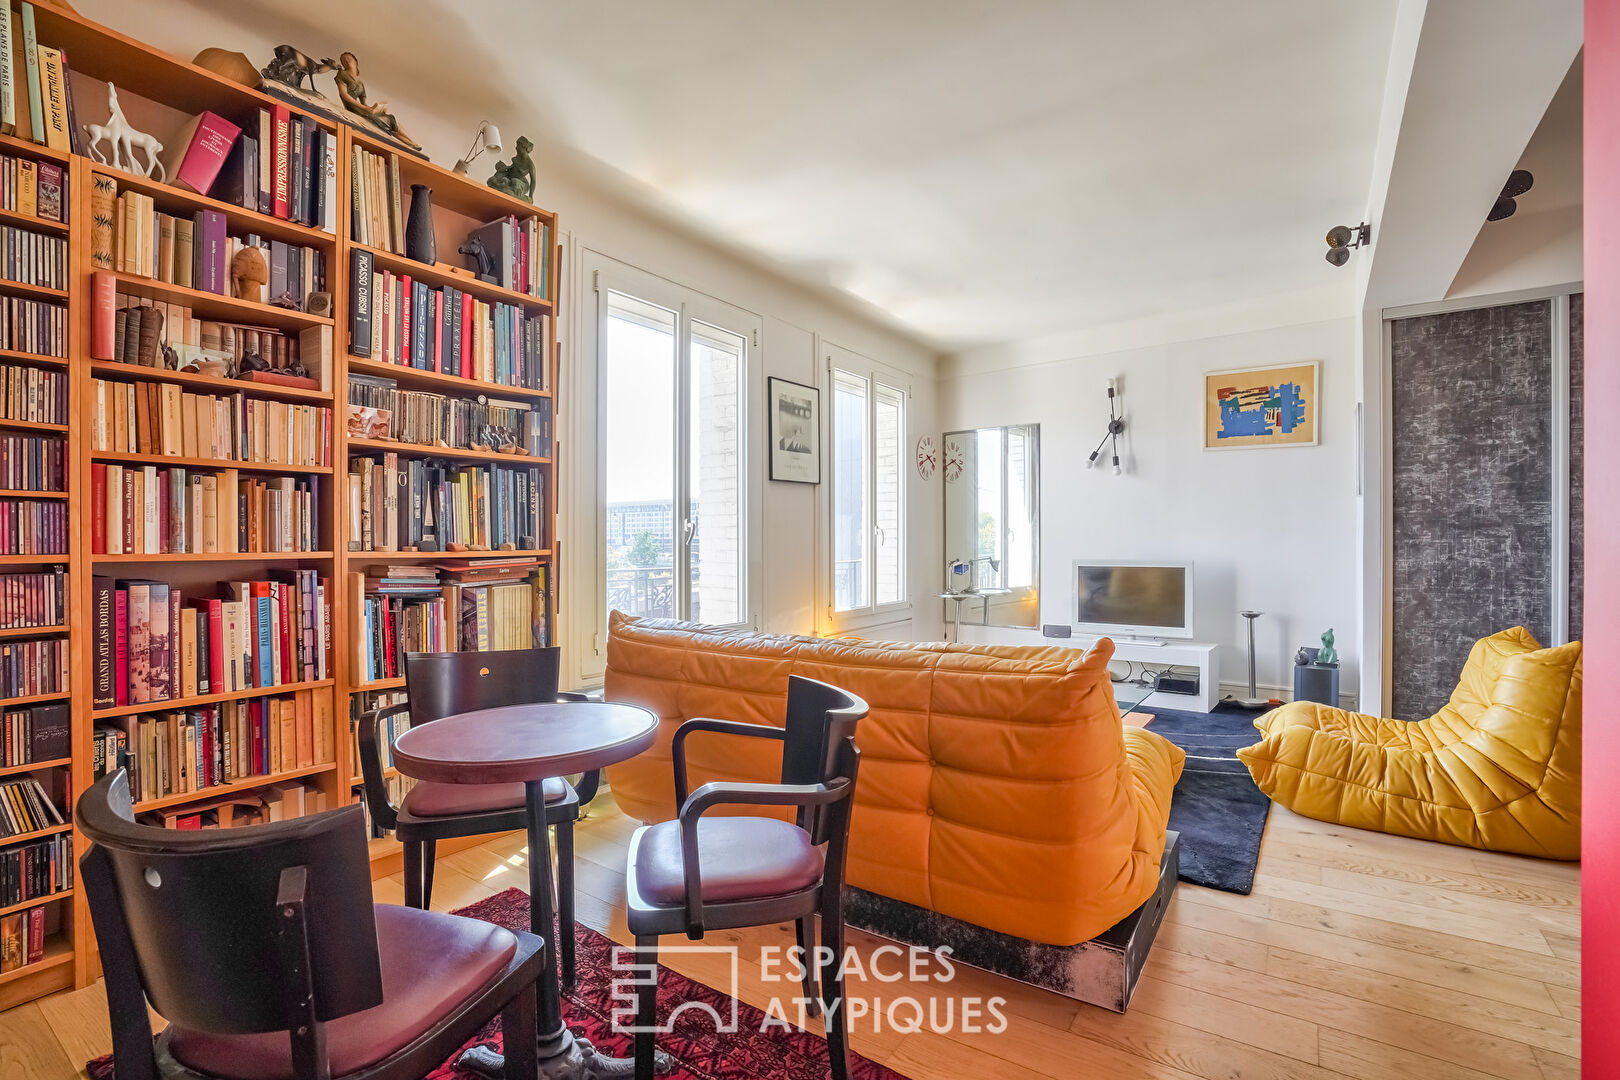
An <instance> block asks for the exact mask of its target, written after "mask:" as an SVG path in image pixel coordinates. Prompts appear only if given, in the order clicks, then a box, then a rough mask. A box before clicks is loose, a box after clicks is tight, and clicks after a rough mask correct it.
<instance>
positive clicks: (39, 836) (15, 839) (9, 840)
mask: <svg viewBox="0 0 1620 1080" xmlns="http://www.w3.org/2000/svg"><path fill="white" fill-rule="evenodd" d="M71 828H73V826H72V825H52V826H51V827H50V828H48V829H35V830H34V831H33V832H25V833H18V834H17V835H16V836H0V847H10V846H11V845H13V844H25V843H27V842H28V841H30V840H43V839H44V838H45V837H47V836H56V835H58V834H59V833H65V832H67V831H68V830H69V829H71Z"/></svg>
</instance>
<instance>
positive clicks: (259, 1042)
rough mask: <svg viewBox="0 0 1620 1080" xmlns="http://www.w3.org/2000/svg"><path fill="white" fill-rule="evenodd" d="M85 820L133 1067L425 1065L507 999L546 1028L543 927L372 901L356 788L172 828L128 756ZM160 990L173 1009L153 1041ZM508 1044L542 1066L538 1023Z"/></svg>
mask: <svg viewBox="0 0 1620 1080" xmlns="http://www.w3.org/2000/svg"><path fill="white" fill-rule="evenodd" d="M78 825H79V828H80V830H82V831H83V833H84V834H85V835H86V836H87V837H89V838H90V840H91V842H92V845H93V846H92V847H91V848H90V849H89V851H87V852H85V854H84V857H83V858H81V859H80V860H79V867H80V873H81V875H82V877H81V881H82V882H83V885H84V890H85V894H86V896H87V898H88V900H89V905H90V918H91V920H92V923H93V925H94V927H95V931H96V940H97V942H98V943H99V945H100V947H101V963H102V970H103V972H104V974H105V976H106V990H107V1011H108V1013H109V1015H110V1018H111V1021H112V1041H113V1069H114V1072H115V1073H116V1075H117V1080H159V1078H160V1077H162V1078H164V1080H207V1078H218V1080H282V1078H286V1077H292V1078H294V1080H328V1078H329V1077H343V1078H346V1080H418V1078H419V1077H421V1076H423V1075H425V1074H427V1073H428V1072H430V1071H431V1070H433V1069H435V1068H437V1067H438V1066H439V1064H440V1063H441V1062H443V1061H444V1060H445V1059H446V1058H447V1057H449V1056H450V1055H451V1054H453V1053H454V1052H455V1051H456V1049H457V1048H458V1047H460V1046H461V1045H462V1044H463V1043H464V1042H466V1041H467V1040H468V1039H470V1038H472V1037H473V1036H474V1035H476V1034H477V1033H478V1031H479V1029H480V1028H482V1027H483V1026H484V1024H486V1023H487V1022H488V1021H489V1020H490V1019H491V1018H492V1017H494V1016H495V1015H497V1014H499V1015H500V1017H501V1023H502V1025H503V1028H504V1030H505V1031H506V1032H508V1033H513V1032H532V1031H533V1030H534V1028H535V1023H536V1019H535V1008H536V984H537V982H538V980H539V978H540V976H541V974H542V972H543V971H544V970H545V969H544V967H543V966H542V965H543V964H544V963H546V961H547V957H546V955H545V951H544V949H545V946H544V942H543V941H542V939H541V938H539V937H537V936H536V935H533V934H528V933H514V932H511V931H508V930H503V929H501V928H500V927H498V926H495V925H493V924H491V923H486V922H481V921H479V920H477V919H464V918H461V917H459V916H456V915H445V914H441V913H438V912H432V911H417V910H414V909H411V908H404V907H396V906H393V905H388V904H378V905H373V904H372V900H371V865H370V860H369V859H368V858H367V857H366V829H365V816H364V815H363V814H362V813H361V812H360V808H359V807H358V806H346V807H344V808H343V809H341V810H331V811H328V812H326V813H324V814H313V815H310V816H307V817H302V818H298V819H296V820H294V821H282V822H276V823H273V824H269V825H254V826H249V827H246V828H238V829H219V830H209V831H205V832H180V831H177V830H172V829H159V828H154V827H152V826H148V825H138V824H136V823H135V821H134V819H133V813H132V808H131V805H130V793H129V780H128V777H127V776H126V774H125V773H124V771H123V770H122V769H120V770H118V771H116V772H114V773H112V774H111V775H109V776H105V777H103V778H102V779H101V780H100V781H98V782H97V783H96V784H95V786H94V787H92V788H90V789H89V790H88V791H86V792H85V793H84V795H83V797H81V798H80V799H79V806H78ZM148 1006H150V1007H151V1008H153V1009H155V1010H157V1011H158V1012H159V1013H160V1014H161V1015H162V1016H164V1017H165V1018H166V1019H167V1020H168V1021H169V1026H168V1027H167V1028H166V1029H164V1031H163V1033H162V1034H161V1035H159V1036H158V1037H157V1038H156V1040H155V1041H154V1039H153V1037H152V1026H151V1020H150V1018H149V1014H148V1012H147V1007H148ZM506 1044H507V1046H506V1049H507V1055H508V1056H507V1059H506V1076H507V1077H508V1078H509V1080H520V1078H521V1080H534V1076H535V1067H536V1063H535V1048H534V1046H535V1040H534V1037H533V1036H532V1035H531V1036H529V1037H527V1038H523V1037H508V1038H507V1040H506Z"/></svg>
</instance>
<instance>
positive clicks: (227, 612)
mask: <svg viewBox="0 0 1620 1080" xmlns="http://www.w3.org/2000/svg"><path fill="white" fill-rule="evenodd" d="M218 589H219V593H220V595H219V596H217V597H208V596H192V597H189V598H188V597H186V596H184V595H183V593H182V590H181V588H180V587H179V586H178V585H171V584H169V583H168V582H162V581H144V580H130V581H124V580H119V581H114V580H113V579H112V578H106V577H98V578H95V579H94V581H93V582H92V585H91V592H92V603H91V613H92V626H91V635H92V641H91V662H92V665H93V667H92V671H91V681H92V708H97V709H104V708H111V707H114V706H123V705H147V704H161V703H163V702H165V701H171V700H174V699H176V698H189V697H198V696H203V695H207V694H221V693H231V692H234V691H238V690H247V689H252V688H260V687H275V686H286V685H288V684H291V683H298V682H310V681H314V680H317V679H324V678H326V677H327V673H328V671H329V664H328V654H329V652H330V649H329V642H330V641H331V635H332V616H331V609H330V602H329V594H328V586H327V582H326V580H325V579H324V578H321V577H319V576H318V575H317V574H316V573H315V572H314V571H313V570H284V571H277V572H275V573H274V575H273V577H272V578H270V579H269V580H263V579H259V580H252V581H225V582H221V583H220V585H219V586H218Z"/></svg>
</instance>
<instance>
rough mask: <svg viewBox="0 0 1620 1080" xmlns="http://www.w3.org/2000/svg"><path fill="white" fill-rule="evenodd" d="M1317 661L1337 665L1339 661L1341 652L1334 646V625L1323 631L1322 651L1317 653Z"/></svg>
mask: <svg viewBox="0 0 1620 1080" xmlns="http://www.w3.org/2000/svg"><path fill="white" fill-rule="evenodd" d="M1316 662H1317V663H1318V664H1331V665H1337V664H1338V662H1339V653H1338V651H1337V650H1336V649H1334V647H1333V627H1331V626H1330V627H1328V628H1327V630H1325V631H1324V632H1323V633H1322V651H1321V652H1319V653H1317V654H1316Z"/></svg>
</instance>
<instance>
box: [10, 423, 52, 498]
mask: <svg viewBox="0 0 1620 1080" xmlns="http://www.w3.org/2000/svg"><path fill="white" fill-rule="evenodd" d="M0 488H4V489H5V490H7V491H57V492H61V491H66V490H67V440H66V439H64V438H62V437H61V436H60V435H0Z"/></svg>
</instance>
